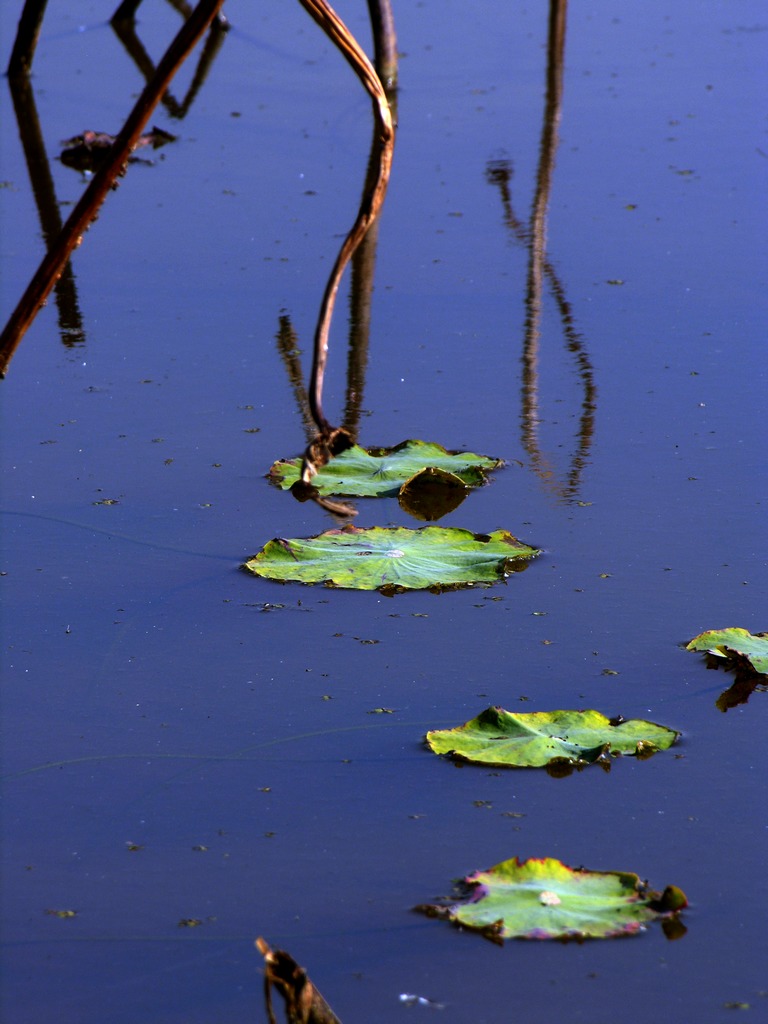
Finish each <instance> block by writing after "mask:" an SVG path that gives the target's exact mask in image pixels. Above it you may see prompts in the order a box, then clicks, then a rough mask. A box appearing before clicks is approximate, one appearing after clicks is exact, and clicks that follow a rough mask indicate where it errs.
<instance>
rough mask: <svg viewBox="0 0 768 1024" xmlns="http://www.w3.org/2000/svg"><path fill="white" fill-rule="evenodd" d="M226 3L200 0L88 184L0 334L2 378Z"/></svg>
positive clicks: (0, 370) (0, 371) (217, 0)
mask: <svg viewBox="0 0 768 1024" xmlns="http://www.w3.org/2000/svg"><path fill="white" fill-rule="evenodd" d="M223 2H224V0H200V3H198V5H197V7H196V8H195V9H194V11H193V12H192V14H191V15H190V17H189V19H188V20H187V21H186V22H185V23H184V25H183V26H182V28H181V29H180V31H179V33H178V35H177V36H176V38H175V39H174V40H173V42H172V43H171V45H170V46H169V47H168V49H167V51H166V53H165V55H164V57H163V58H162V60H161V61H160V63H159V64H158V66H157V71H156V73H155V75H154V76H153V78H152V80H151V81H150V82H149V83H148V84H147V86H146V88H145V89H144V91H143V92H142V94H141V96H140V97H139V100H138V102H137V103H136V106H135V107H134V108H133V110H132V111H131V113H130V114H129V116H128V120H127V121H126V122H125V125H124V126H123V130H122V131H121V132H120V134H119V135H118V136H117V138H116V139H115V142H114V145H113V146H112V149H111V150H110V153H109V156H108V157H107V158H106V159H105V161H104V163H103V164H102V166H101V167H99V169H98V170H97V171H96V173H95V174H94V176H93V178H92V179H91V182H90V184H89V185H88V188H87V189H86V190H85V192H84V193H83V195H82V197H81V199H80V201H79V202H78V204H77V206H76V207H75V208H74V210H73V211H72V213H71V214H70V216H69V219H68V220H67V222H66V223H65V224H64V227H63V228H62V230H61V234H60V235H59V237H58V238H57V239H56V241H55V243H54V244H53V246H52V247H51V248H50V249H49V250H48V252H47V253H46V255H45V258H44V259H43V261H42V263H41V264H40V266H39V267H38V269H37V271H36V273H35V275H34V276H33V278H32V280H31V281H30V283H29V285H28V287H27V290H26V291H25V292H24V294H23V295H22V297H21V299H20V301H19V304H18V305H17V306H16V309H15V310H14V311H13V313H12V314H11V317H10V319H9V320H8V323H7V324H6V326H5V328H4V330H3V332H2V334H0V376H3V377H4V376H5V373H6V370H7V369H8V365H9V363H10V361H11V358H12V357H13V353H14V352H15V351H16V348H17V347H18V345H19V342H20V341H21V339H22V338H23V337H24V333H25V332H26V330H27V328H28V327H29V325H30V324H31V323H32V321H33V320H34V319H35V317H36V316H37V314H38V312H39V310H40V308H41V307H42V306H43V304H44V303H45V300H46V299H47V297H48V295H49V294H50V292H51V289H52V288H53V286H54V285H55V284H56V282H57V281H58V279H59V278H60V277H61V274H62V272H63V270H64V267H65V266H66V264H67V260H68V259H69V257H70V256H71V255H72V252H73V250H74V249H76V248H77V246H78V245H80V243H81V241H82V238H83V234H84V233H85V232H86V231H87V230H88V228H89V226H90V225H91V223H92V222H93V221H94V220H95V218H96V215H97V214H98V212H99V209H100V208H101V205H102V203H103V202H104V199H105V198H106V196H107V193H108V192H109V190H110V189H111V188H112V187H114V185H115V182H116V180H117V178H118V177H119V176H120V175H121V174H124V173H125V166H126V162H127V160H128V157H129V156H130V153H131V150H132V149H133V148H134V146H135V145H136V143H137V141H138V139H139V136H140V135H141V133H142V132H143V130H144V127H145V125H146V123H147V121H148V120H149V117H150V115H151V113H152V111H153V110H154V109H155V107H156V106H157V104H158V102H159V101H160V98H161V96H162V95H163V93H164V92H165V90H166V89H167V88H168V84H169V83H170V81H171V79H172V78H173V76H174V75H175V74H176V72H177V71H178V69H179V67H180V66H181V64H182V63H183V61H184V60H185V58H186V57H187V56H188V55H189V53H190V52H191V51H192V49H193V48H194V46H195V44H196V43H197V42H198V40H199V39H200V37H201V36H202V35H203V33H204V32H205V30H206V29H207V28H208V26H209V25H210V23H211V21H212V20H213V18H214V17H215V16H216V14H217V13H218V11H219V8H220V7H221V6H222V4H223Z"/></svg>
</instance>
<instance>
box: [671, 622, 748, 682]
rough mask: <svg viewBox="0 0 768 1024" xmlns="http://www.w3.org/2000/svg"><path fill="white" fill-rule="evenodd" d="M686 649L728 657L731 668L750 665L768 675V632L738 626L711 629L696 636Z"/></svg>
mask: <svg viewBox="0 0 768 1024" xmlns="http://www.w3.org/2000/svg"><path fill="white" fill-rule="evenodd" d="M685 649H686V650H687V651H705V652H706V653H707V654H711V655H713V656H715V657H720V658H726V659H728V661H730V662H731V663H732V664H731V665H729V666H728V667H730V668H742V669H743V668H745V667H747V665H748V666H751V668H752V669H753V670H754V671H755V672H757V673H758V674H759V675H768V633H754V634H753V633H750V632H749V631H748V630H746V629H740V628H739V627H738V626H732V627H730V628H729V629H710V630H707V632H706V633H700V634H699V635H698V636H696V637H694V638H693V640H691V642H690V643H689V644H688V645H687V647H686V648H685ZM745 662H746V663H747V665H745Z"/></svg>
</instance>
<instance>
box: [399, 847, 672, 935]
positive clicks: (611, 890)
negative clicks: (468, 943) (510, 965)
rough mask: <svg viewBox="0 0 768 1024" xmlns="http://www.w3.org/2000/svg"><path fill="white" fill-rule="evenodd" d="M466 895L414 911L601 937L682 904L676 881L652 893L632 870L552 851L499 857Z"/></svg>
mask: <svg viewBox="0 0 768 1024" xmlns="http://www.w3.org/2000/svg"><path fill="white" fill-rule="evenodd" d="M462 884H463V888H464V890H465V893H466V895H465V898H464V899H463V900H462V901H459V902H455V903H451V904H447V905H441V904H425V905H423V906H420V907H416V908H415V909H416V910H419V911H421V912H422V913H426V914H429V915H430V916H433V917H442V918H446V919H447V920H449V921H452V922H453V923H454V924H456V925H458V926H460V927H462V928H470V929H473V930H476V931H479V932H481V933H482V934H483V935H485V936H486V938H490V939H492V940H493V941H495V942H502V941H503V940H504V939H513V938H519V939H606V938H613V937H616V936H621V935H635V934H637V933H638V932H641V931H643V930H644V929H645V926H646V924H647V923H648V922H649V921H653V920H654V919H656V918H667V919H668V918H670V917H672V916H673V915H676V914H678V913H679V912H680V911H681V910H682V909H683V908H684V907H686V906H687V905H688V901H687V899H686V897H685V894H684V893H683V892H682V891H681V890H680V889H677V888H676V887H675V886H668V887H667V889H665V890H664V892H663V893H657V892H651V891H650V890H648V889H647V887H646V886H645V884H644V883H643V882H641V881H640V879H639V877H638V876H637V875H635V874H632V873H629V872H624V871H587V870H586V869H584V868H569V867H567V866H566V865H565V864H563V863H562V862H561V861H559V860H556V859H555V858H553V857H544V858H535V859H533V858H532V859H531V860H526V861H520V860H519V859H518V858H517V857H514V858H512V859H511V860H506V861H503V862H502V863H501V864H497V865H496V866H495V867H493V868H490V869H489V870H488V871H477V872H475V874H473V875H469V876H468V877H467V878H465V879H464V880H463V883H462Z"/></svg>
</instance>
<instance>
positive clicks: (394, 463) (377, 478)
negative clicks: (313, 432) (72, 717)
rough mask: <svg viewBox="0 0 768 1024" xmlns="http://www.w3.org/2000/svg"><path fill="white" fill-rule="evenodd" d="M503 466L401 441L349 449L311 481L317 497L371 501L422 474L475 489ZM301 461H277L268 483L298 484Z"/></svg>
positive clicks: (497, 461) (478, 457) (496, 461)
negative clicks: (431, 472) (438, 473)
mask: <svg viewBox="0 0 768 1024" xmlns="http://www.w3.org/2000/svg"><path fill="white" fill-rule="evenodd" d="M502 465H503V461H502V460H501V459H492V458H489V457H488V456H487V455H476V454H475V453H474V452H449V451H447V450H446V449H445V448H443V447H442V445H439V444H433V443H431V442H427V441H416V440H412V441H403V442H402V443H401V444H399V445H397V446H396V447H394V448H368V449H365V448H361V447H360V446H359V445H353V446H352V447H351V448H348V449H347V450H346V451H344V452H341V454H339V455H337V456H336V457H335V458H333V459H331V460H330V462H328V463H327V465H324V466H323V467H322V468H321V469H320V470H319V471H318V473H317V474H316V476H314V477H313V478H312V484H313V486H314V487H316V488H317V490H318V492H319V493H320V494H338V495H344V496H346V497H357V498H374V497H383V496H387V495H390V496H394V495H396V494H397V493H398V491H399V490H400V488H401V487H402V486H403V484H404V483H405V482H406V480H408V479H410V478H411V477H412V476H413V475H414V474H416V473H419V472H420V471H421V470H423V469H428V468H433V469H440V470H443V471H444V472H446V473H450V474H452V475H453V476H456V477H458V479H459V480H460V481H461V483H463V484H464V485H465V486H466V487H478V486H480V485H481V484H484V483H485V482H486V476H487V474H488V473H489V472H490V471H491V470H493V469H498V468H499V466H502ZM300 472H301V459H281V460H280V461H279V462H276V463H275V464H274V465H273V466H272V468H271V469H270V471H269V474H268V476H269V479H270V480H271V481H272V483H274V484H276V485H277V486H278V487H280V488H282V489H283V490H289V489H290V488H291V487H292V485H293V484H294V483H295V482H296V481H297V480H298V479H299V475H300Z"/></svg>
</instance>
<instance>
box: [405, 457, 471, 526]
mask: <svg viewBox="0 0 768 1024" xmlns="http://www.w3.org/2000/svg"><path fill="white" fill-rule="evenodd" d="M470 490H471V488H470V487H469V486H468V485H467V484H465V483H464V481H463V480H462V479H461V478H460V477H458V476H456V474H455V473H447V472H446V471H445V470H444V469H437V468H436V467H435V466H428V467H427V469H420V470H419V472H418V473H414V474H413V476H412V477H410V479H408V480H406V481H405V483H404V484H403V486H402V487H401V488H400V493H399V494H398V496H397V500H398V502H399V503H400V508H401V509H403V511H404V512H407V513H408V514H409V515H411V516H413V517H414V519H426V520H427V521H428V522H434V521H435V520H437V519H442V518H443V516H447V515H448V513H449V512H453V510H454V509H457V508H458V507H459V505H460V504H461V503H462V501H464V499H465V498H466V496H467V495H468V494H469V492H470Z"/></svg>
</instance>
